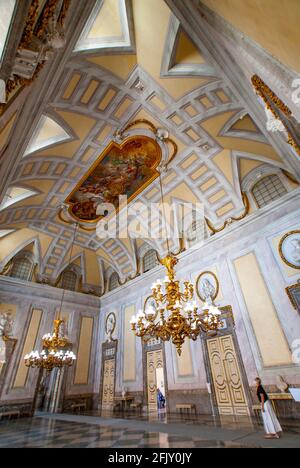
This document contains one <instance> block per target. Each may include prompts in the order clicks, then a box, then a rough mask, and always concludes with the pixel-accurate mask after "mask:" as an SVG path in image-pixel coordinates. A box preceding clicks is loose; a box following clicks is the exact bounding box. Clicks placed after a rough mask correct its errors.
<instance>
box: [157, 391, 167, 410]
mask: <svg viewBox="0 0 300 468" xmlns="http://www.w3.org/2000/svg"><path fill="white" fill-rule="evenodd" d="M165 403H166V400H165V397H164V396H163V394H162V392H161V390H160V389H159V388H158V389H157V405H158V409H162V408H164V407H165Z"/></svg>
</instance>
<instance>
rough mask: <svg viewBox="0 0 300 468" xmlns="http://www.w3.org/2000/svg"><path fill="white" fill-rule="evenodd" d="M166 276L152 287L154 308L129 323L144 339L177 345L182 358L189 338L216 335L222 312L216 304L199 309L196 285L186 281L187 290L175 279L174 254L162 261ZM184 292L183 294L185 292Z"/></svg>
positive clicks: (175, 259)
mask: <svg viewBox="0 0 300 468" xmlns="http://www.w3.org/2000/svg"><path fill="white" fill-rule="evenodd" d="M160 263H161V264H162V265H163V266H165V267H166V269H167V276H166V278H165V280H164V281H163V282H162V281H161V280H158V281H156V283H154V284H153V286H152V295H151V297H152V298H153V299H154V302H155V307H149V308H148V309H146V310H145V311H142V310H141V311H139V313H138V314H137V316H133V317H132V319H131V321H130V323H131V328H132V330H133V332H134V333H135V335H136V336H137V337H139V338H143V339H144V340H146V341H147V340H148V339H150V338H159V339H161V340H163V341H170V340H172V343H173V344H174V345H175V346H176V349H177V352H178V354H179V356H180V355H181V352H182V345H183V343H184V341H185V339H186V338H189V339H191V340H193V341H196V339H197V338H198V336H199V335H200V333H201V332H202V333H203V332H204V333H210V334H216V333H217V330H218V329H219V328H220V325H221V320H220V316H221V312H220V310H219V309H218V308H217V307H216V306H215V305H213V303H212V304H211V305H208V304H207V303H206V304H204V307H203V309H202V310H201V309H200V310H199V308H198V305H197V303H196V302H195V301H193V299H194V286H193V285H192V284H191V283H190V282H189V281H185V282H184V288H182V287H181V284H180V282H179V281H178V280H176V276H175V266H176V265H177V263H178V259H177V258H176V256H175V255H173V254H172V253H169V254H168V255H167V257H165V258H164V259H162V260H160ZM182 290H183V292H182ZM192 301H193V302H192Z"/></svg>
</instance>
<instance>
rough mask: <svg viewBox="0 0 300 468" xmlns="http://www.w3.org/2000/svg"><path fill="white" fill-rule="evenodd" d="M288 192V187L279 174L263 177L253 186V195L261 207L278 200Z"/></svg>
mask: <svg viewBox="0 0 300 468" xmlns="http://www.w3.org/2000/svg"><path fill="white" fill-rule="evenodd" d="M286 193H287V189H286V188H285V186H284V185H283V183H282V181H281V180H280V178H279V176H278V175H277V174H271V175H268V176H266V177H263V178H262V179H260V180H259V181H258V182H256V184H255V185H254V186H253V187H252V195H253V197H254V200H255V201H256V204H257V206H258V207H259V208H262V207H263V206H266V205H268V204H269V203H272V202H273V201H274V200H278V199H279V198H281V197H283V196H284V195H285V194H286Z"/></svg>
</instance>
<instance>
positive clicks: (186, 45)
mask: <svg viewBox="0 0 300 468" xmlns="http://www.w3.org/2000/svg"><path fill="white" fill-rule="evenodd" d="M206 3H207V4H208V6H213V7H214V6H215V5H216V3H221V2H219V0H218V2H213V1H210V2H209V1H207V2H206ZM224 3H225V2H224ZM32 86H33V87H34V86H37V84H33V85H32ZM27 99H29V100H30V92H29V94H28V95H27ZM253 99H256V98H255V94H253ZM36 117H37V116H36V115H34V116H33V118H32V121H33V122H32V126H31V132H30V134H29V135H28V144H27V145H26V150H25V151H24V154H22V155H21V156H22V157H20V159H19V162H18V164H17V166H16V168H15V170H14V171H13V173H12V174H11V178H10V181H9V190H8V192H7V194H6V195H7V197H6V199H5V200H4V202H3V203H2V205H1V207H0V227H1V229H5V230H12V231H9V232H7V233H6V236H5V237H3V238H2V240H1V241H0V250H1V251H0V262H2V266H4V263H5V262H7V261H8V260H9V259H10V258H11V256H12V255H14V254H15V253H16V251H18V250H19V249H20V248H23V247H25V246H26V245H28V244H30V243H32V242H33V241H34V242H37V243H38V246H39V247H38V249H39V257H40V258H39V261H40V273H41V275H42V276H43V277H45V278H48V279H50V280H51V281H55V279H56V278H57V277H58V275H59V273H60V272H61V271H62V270H63V269H64V268H65V267H66V265H67V264H68V258H69V254H70V247H71V243H72V234H73V230H74V227H73V225H72V224H69V223H68V222H64V220H63V218H61V217H60V216H59V214H58V212H59V209H60V207H61V205H62V204H63V203H64V201H65V200H66V198H67V196H68V195H69V194H70V193H71V192H72V190H73V189H74V187H75V186H76V184H77V183H78V182H79V181H80V179H81V178H82V177H83V175H84V174H85V173H86V172H87V170H88V169H89V168H90V167H91V165H92V164H93V163H94V162H95V161H96V160H97V158H98V157H99V155H100V154H101V153H102V152H103V151H104V149H105V148H106V147H107V145H108V144H109V143H110V142H111V141H112V140H113V138H114V135H115V133H116V132H117V131H118V130H119V129H122V128H123V127H124V126H126V125H127V124H129V123H130V122H132V121H134V120H136V119H146V120H148V121H150V122H151V123H152V124H153V125H154V126H156V127H157V128H165V129H167V130H168V132H169V134H170V137H171V138H172V139H173V140H174V141H175V142H176V144H177V146H178V153H177V155H176V157H175V159H174V160H173V161H172V163H171V164H170V167H169V170H168V172H167V173H166V174H165V175H164V178H163V185H164V191H165V194H166V198H167V199H169V200H172V199H180V200H183V201H189V202H202V203H204V205H205V209H206V216H207V218H208V219H209V220H210V221H211V223H213V225H215V226H216V227H218V226H220V225H222V224H223V223H224V221H226V220H227V219H228V218H230V217H233V216H239V215H240V214H241V213H242V212H243V210H244V204H243V199H242V193H241V182H242V178H243V177H245V176H247V174H248V173H249V172H250V171H251V170H253V168H254V167H257V166H259V165H266V164H268V165H271V166H273V167H276V168H282V169H286V170H290V167H289V166H288V165H287V163H286V161H285V160H284V159H283V158H282V157H281V156H280V155H279V154H278V153H277V152H276V151H275V150H274V148H273V147H272V146H271V144H270V139H269V138H268V135H266V132H265V131H264V129H261V128H260V125H258V123H256V122H254V120H253V117H251V112H249V109H248V108H246V107H245V105H244V103H243V102H241V100H240V99H239V97H238V96H237V95H236V93H235V92H234V90H233V89H232V88H231V86H230V83H229V82H228V81H227V80H225V79H224V77H223V76H221V75H220V73H219V72H218V71H217V70H215V68H214V67H213V65H212V64H211V62H210V60H209V57H208V56H207V54H206V53H203V51H202V50H199V49H198V48H197V47H196V46H195V45H194V43H193V42H192V40H191V39H190V38H189V37H188V35H187V33H186V32H184V30H183V29H182V27H181V26H180V23H179V21H178V20H177V19H176V18H175V16H174V15H173V14H172V12H171V11H170V10H169V8H168V7H167V5H166V4H165V3H164V1H163V0H151V1H149V0H133V1H132V2H131V1H129V0H104V1H103V0H98V1H96V2H95V7H94V9H93V12H92V15H91V17H90V19H89V20H88V22H87V24H86V26H85V27H84V29H83V31H82V33H81V36H80V38H79V40H78V41H77V44H76V46H75V49H74V50H73V52H72V53H70V55H69V58H68V60H67V61H66V63H65V64H63V65H62V66H61V70H60V78H59V80H58V81H57V84H56V86H55V90H54V91H53V92H52V95H51V97H50V99H49V100H47V101H46V102H44V107H43V108H42V109H41V115H40V116H38V121H36ZM5 118H6V120H5ZM18 119H22V112H21V111H20V109H19V108H18V106H16V109H15V112H14V113H12V114H11V115H10V116H9V119H8V118H7V117H5V116H3V117H2V122H3V125H2V130H1V132H0V149H1V150H2V151H4V150H5V147H6V146H7V144H8V142H9V141H10V139H11V140H13V139H14V138H16V135H15V134H14V129H15V125H16V122H17V121H18ZM134 133H140V134H149V129H147V128H146V127H144V126H143V125H142V124H141V125H139V126H137V127H134V128H133V129H131V134H134ZM159 198H160V192H159V185H158V181H155V182H153V183H152V184H151V185H150V186H149V187H147V189H146V190H144V191H143V192H142V193H141V194H140V195H139V197H138V199H139V200H140V201H143V202H145V203H149V202H151V201H158V200H159ZM147 242H148V243H150V244H152V245H153V247H154V248H156V249H157V250H159V251H160V252H163V251H164V249H165V245H164V243H163V242H159V241H157V240H152V241H149V240H148V241H147ZM142 246H143V241H139V242H138V244H137V247H138V248H141V247H142ZM136 254H137V252H136V245H135V244H134V242H133V241H132V240H131V239H119V240H116V239H110V240H106V241H105V240H101V239H98V237H97V234H96V232H95V230H86V229H84V228H79V230H78V232H77V235H76V242H75V249H74V251H73V258H72V261H73V262H79V263H80V264H81V266H82V268H83V270H84V272H85V273H84V275H85V282H86V283H88V284H94V285H97V284H99V283H101V279H102V275H103V272H104V271H105V270H107V269H108V268H111V269H114V270H116V271H117V272H118V273H119V274H120V277H121V278H122V279H123V278H126V277H128V276H130V275H132V274H134V272H135V270H136Z"/></svg>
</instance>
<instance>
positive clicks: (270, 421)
mask: <svg viewBox="0 0 300 468" xmlns="http://www.w3.org/2000/svg"><path fill="white" fill-rule="evenodd" d="M255 382H256V387H257V397H258V399H259V402H260V403H261V410H262V417H263V421H264V428H265V432H266V435H265V439H279V438H280V435H279V434H280V433H282V428H281V426H280V424H279V421H278V419H277V416H276V414H275V412H274V409H273V406H272V403H271V402H270V400H269V397H268V395H267V392H266V391H265V389H264V387H263V386H262V383H261V379H259V378H258V377H257V378H256V379H255Z"/></svg>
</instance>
